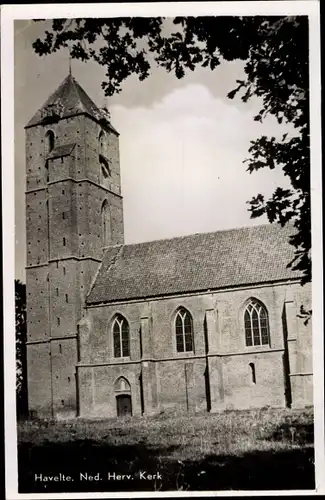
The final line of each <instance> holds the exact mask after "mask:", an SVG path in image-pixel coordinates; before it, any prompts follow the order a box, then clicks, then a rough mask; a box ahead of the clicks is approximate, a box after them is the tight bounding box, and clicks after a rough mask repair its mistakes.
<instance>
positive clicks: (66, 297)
mask: <svg viewBox="0 0 325 500" xmlns="http://www.w3.org/2000/svg"><path fill="white" fill-rule="evenodd" d="M65 301H66V302H67V303H68V302H69V299H68V294H67V293H66V294H65Z"/></svg>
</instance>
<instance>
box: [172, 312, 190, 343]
mask: <svg viewBox="0 0 325 500" xmlns="http://www.w3.org/2000/svg"><path fill="white" fill-rule="evenodd" d="M175 330H176V349H177V352H188V351H193V320H192V316H191V314H190V313H189V312H188V311H187V310H186V309H185V308H184V307H182V308H180V309H179V311H178V312H177V314H176V318H175Z"/></svg>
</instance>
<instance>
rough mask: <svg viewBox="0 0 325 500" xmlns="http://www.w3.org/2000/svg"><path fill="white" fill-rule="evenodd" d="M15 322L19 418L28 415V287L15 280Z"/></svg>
mask: <svg viewBox="0 0 325 500" xmlns="http://www.w3.org/2000/svg"><path fill="white" fill-rule="evenodd" d="M15 320H16V395H17V413H18V416H19V417H20V416H25V415H26V413H27V373H26V341H27V326H26V285H25V284H24V283H22V282H21V281H19V280H15Z"/></svg>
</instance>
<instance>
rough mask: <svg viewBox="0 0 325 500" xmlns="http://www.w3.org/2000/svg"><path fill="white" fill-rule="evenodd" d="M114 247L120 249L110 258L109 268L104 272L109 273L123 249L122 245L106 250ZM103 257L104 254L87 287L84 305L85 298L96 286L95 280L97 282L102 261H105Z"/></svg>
mask: <svg viewBox="0 0 325 500" xmlns="http://www.w3.org/2000/svg"><path fill="white" fill-rule="evenodd" d="M116 247H120V248H119V251H118V252H116V254H115V255H113V257H112V258H111V261H110V264H109V267H107V269H106V271H109V269H110V268H111V267H112V265H113V264H114V263H115V261H116V259H117V257H118V255H119V254H120V251H121V248H122V247H123V245H114V246H112V247H107V248H116ZM105 257H106V252H105V253H104V255H103V259H102V261H101V263H100V265H99V266H98V268H97V271H96V272H95V275H94V277H93V280H92V282H91V285H90V287H89V291H88V293H87V294H86V299H85V303H87V298H88V297H89V295H90V294H91V292H92V289H93V288H94V286H95V284H96V280H97V277H98V274H99V272H100V270H101V268H102V267H103V265H104V260H105Z"/></svg>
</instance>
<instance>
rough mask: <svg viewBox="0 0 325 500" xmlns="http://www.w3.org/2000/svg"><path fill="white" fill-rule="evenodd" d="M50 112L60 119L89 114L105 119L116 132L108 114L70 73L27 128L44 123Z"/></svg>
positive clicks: (98, 118) (95, 117)
mask: <svg viewBox="0 0 325 500" xmlns="http://www.w3.org/2000/svg"><path fill="white" fill-rule="evenodd" d="M48 113H50V114H51V113H54V114H55V113H56V114H58V116H59V118H60V119H62V118H67V117H68V116H74V115H80V114H87V115H89V116H91V117H92V118H94V119H95V120H96V121H98V122H99V121H103V120H105V121H106V126H108V127H109V128H110V129H111V130H113V132H116V130H115V129H114V127H113V126H112V125H111V123H110V122H108V121H107V116H106V114H105V113H104V112H103V111H102V110H100V109H99V108H98V107H97V106H96V104H95V103H94V102H93V101H92V100H91V99H90V97H89V96H88V95H87V94H86V92H85V91H84V89H83V88H82V87H81V86H80V85H79V83H78V82H77V81H76V80H75V79H74V78H73V76H72V75H70V74H69V75H68V76H67V77H66V78H65V79H64V80H63V82H62V83H61V85H59V87H58V88H57V90H56V91H55V92H54V93H53V94H52V95H51V96H50V97H49V98H48V99H47V101H46V102H45V103H44V104H43V106H42V107H41V108H40V109H39V110H38V111H37V112H36V114H35V115H34V116H33V118H32V119H31V120H30V121H29V122H28V124H27V125H26V128H28V127H33V126H35V125H38V124H39V123H42V122H43V120H44V117H46V116H47V115H48ZM116 133H117V132H116Z"/></svg>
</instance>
